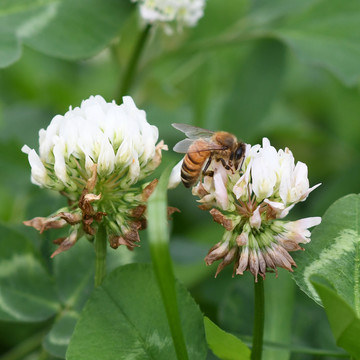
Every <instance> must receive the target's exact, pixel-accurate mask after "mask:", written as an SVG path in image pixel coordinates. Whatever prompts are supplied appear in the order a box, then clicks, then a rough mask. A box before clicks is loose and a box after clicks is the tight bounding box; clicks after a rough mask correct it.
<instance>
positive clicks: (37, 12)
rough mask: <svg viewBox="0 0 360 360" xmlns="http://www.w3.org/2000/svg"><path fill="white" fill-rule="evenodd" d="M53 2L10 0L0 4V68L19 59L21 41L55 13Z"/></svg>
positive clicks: (44, 23) (38, 28)
mask: <svg viewBox="0 0 360 360" xmlns="http://www.w3.org/2000/svg"><path fill="white" fill-rule="evenodd" d="M56 3H57V1H54V0H26V1H25V0H12V1H3V2H2V3H1V4H0V67H5V66H8V65H10V64H12V63H13V62H15V61H16V60H18V59H19V57H20V55H21V39H22V38H24V37H27V36H30V35H33V34H35V33H36V32H38V31H40V30H41V29H42V28H43V27H44V26H45V25H46V24H47V22H49V21H50V20H51V19H52V17H53V15H54V12H55V9H56V5H57V4H56Z"/></svg>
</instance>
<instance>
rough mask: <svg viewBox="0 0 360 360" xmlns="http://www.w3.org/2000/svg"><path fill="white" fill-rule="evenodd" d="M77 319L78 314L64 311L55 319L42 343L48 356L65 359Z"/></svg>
mask: <svg viewBox="0 0 360 360" xmlns="http://www.w3.org/2000/svg"><path fill="white" fill-rule="evenodd" d="M78 317H79V314H78V313H76V312H69V311H65V312H64V313H62V314H61V315H60V317H59V318H57V319H56V322H55V324H54V325H53V327H52V328H51V330H50V331H49V333H48V334H47V335H46V336H45V338H44V340H43V342H42V344H43V346H44V349H45V350H46V351H47V352H48V353H49V354H51V355H53V356H56V357H58V358H62V359H65V354H66V350H67V348H68V346H69V342H70V339H71V335H72V333H73V332H74V328H75V325H76V322H77V320H78Z"/></svg>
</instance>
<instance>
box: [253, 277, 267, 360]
mask: <svg viewBox="0 0 360 360" xmlns="http://www.w3.org/2000/svg"><path fill="white" fill-rule="evenodd" d="M254 290H255V310H254V311H255V313H254V333H253V342H252V351H251V360H261V354H262V347H263V336H264V318H265V306H264V305H265V302H264V280H263V279H262V277H259V278H258V281H257V282H255V283H254Z"/></svg>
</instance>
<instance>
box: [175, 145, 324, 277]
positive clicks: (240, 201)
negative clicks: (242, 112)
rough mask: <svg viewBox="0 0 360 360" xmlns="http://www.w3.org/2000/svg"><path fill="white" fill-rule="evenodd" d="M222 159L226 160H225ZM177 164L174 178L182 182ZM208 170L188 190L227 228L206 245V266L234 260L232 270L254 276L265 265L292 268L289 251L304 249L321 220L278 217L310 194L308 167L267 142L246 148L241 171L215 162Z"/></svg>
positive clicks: (317, 218)
mask: <svg viewBox="0 0 360 360" xmlns="http://www.w3.org/2000/svg"><path fill="white" fill-rule="evenodd" d="M225 161H226V159H225ZM180 166H181V165H180V163H179V164H178V165H177V167H175V168H174V170H173V174H172V177H173V179H175V178H176V182H179V181H180ZM208 170H210V171H208V173H209V174H211V176H208V175H205V176H204V177H203V179H202V181H201V182H199V183H198V184H197V185H196V186H194V187H193V189H192V193H193V194H194V195H196V196H198V197H199V198H200V200H198V201H199V202H200V203H201V205H200V206H199V207H200V208H201V209H203V210H210V214H211V215H212V216H213V219H214V221H216V222H218V223H219V224H221V225H222V226H223V227H224V228H225V230H226V231H225V234H224V236H223V239H222V241H220V242H219V243H218V244H216V245H215V246H214V247H213V248H212V249H210V251H209V253H208V255H207V256H206V258H205V262H206V264H207V265H210V264H212V263H213V262H214V261H216V260H220V259H222V262H221V263H220V265H219V267H218V270H217V272H216V275H217V274H218V273H219V271H221V270H222V269H223V268H224V266H226V265H228V264H230V263H231V262H234V273H236V274H243V272H244V271H245V270H249V271H250V272H251V273H252V274H253V275H254V276H255V279H257V276H258V275H260V276H262V277H263V278H265V272H266V271H268V270H269V269H274V270H275V271H277V270H276V268H277V267H283V268H285V269H288V270H289V271H293V270H292V266H295V265H296V264H295V262H294V260H293V259H292V257H291V256H290V255H289V253H288V251H295V250H300V249H302V248H301V246H300V245H299V243H308V242H309V241H310V235H311V234H310V231H309V230H308V229H309V228H310V227H313V226H316V225H318V224H320V222H321V218H320V217H313V218H306V219H301V220H298V221H294V222H288V221H284V220H279V219H282V218H284V217H285V216H286V215H287V214H288V213H289V211H290V210H291V209H292V208H293V207H294V206H295V205H296V204H297V203H298V202H300V201H304V200H305V199H306V198H307V197H308V195H309V193H310V192H311V191H312V190H314V189H315V188H316V187H318V186H319V185H320V184H318V185H315V186H314V187H311V188H310V187H309V180H308V169H307V166H306V165H305V164H304V163H302V162H298V163H297V164H296V165H295V160H294V157H293V154H292V153H291V151H290V150H289V149H287V148H286V149H285V150H279V151H277V150H276V149H275V148H274V147H273V146H271V144H270V141H269V140H268V139H266V138H264V139H263V142H262V145H255V146H251V147H250V146H249V145H247V148H246V156H245V159H244V162H243V165H242V168H241V169H240V171H236V169H231V168H230V169H225V167H224V166H223V164H222V162H221V161H218V162H217V161H215V160H213V161H212V162H211V164H210V166H209V167H208ZM174 183H175V182H174Z"/></svg>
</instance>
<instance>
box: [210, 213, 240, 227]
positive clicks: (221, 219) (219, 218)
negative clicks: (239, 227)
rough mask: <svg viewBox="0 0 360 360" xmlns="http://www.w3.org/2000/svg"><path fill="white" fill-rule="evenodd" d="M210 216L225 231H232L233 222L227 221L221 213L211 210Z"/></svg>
mask: <svg viewBox="0 0 360 360" xmlns="http://www.w3.org/2000/svg"><path fill="white" fill-rule="evenodd" d="M210 214H211V216H212V217H213V219H214V221H215V222H217V223H219V224H220V225H222V226H223V227H224V228H225V229H226V230H228V231H231V230H233V228H234V225H233V222H232V221H231V220H230V219H228V218H227V217H226V216H225V215H224V214H223V213H221V212H220V211H219V210H218V209H215V208H214V209H211V210H210Z"/></svg>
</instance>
